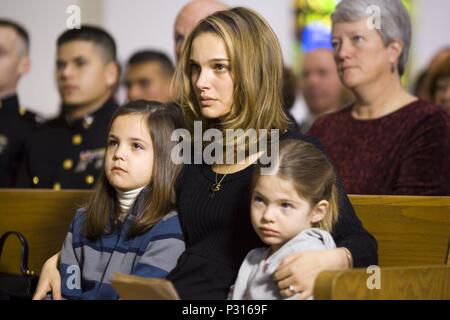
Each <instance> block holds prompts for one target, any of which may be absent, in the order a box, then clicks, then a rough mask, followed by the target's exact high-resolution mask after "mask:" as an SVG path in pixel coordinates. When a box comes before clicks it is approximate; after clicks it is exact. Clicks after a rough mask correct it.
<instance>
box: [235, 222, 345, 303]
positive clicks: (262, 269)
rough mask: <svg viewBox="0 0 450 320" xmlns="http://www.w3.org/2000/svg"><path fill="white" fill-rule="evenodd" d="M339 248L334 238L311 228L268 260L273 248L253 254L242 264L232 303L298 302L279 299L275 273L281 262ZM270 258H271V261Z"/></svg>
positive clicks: (260, 249)
mask: <svg viewBox="0 0 450 320" xmlns="http://www.w3.org/2000/svg"><path fill="white" fill-rule="evenodd" d="M333 248H336V244H335V243H334V240H333V237H332V236H331V234H330V233H329V232H326V231H324V230H322V229H318V228H311V229H306V230H304V231H302V232H301V233H299V234H298V235H297V236H295V237H294V238H292V239H291V240H289V241H288V242H286V243H285V244H284V245H283V246H282V247H281V248H280V249H278V250H277V251H276V252H275V253H273V254H272V255H270V256H269V254H270V252H271V248H257V249H253V250H252V251H250V252H249V253H248V254H247V256H246V257H245V260H244V262H243V263H242V265H241V267H240V269H239V273H238V276H237V279H236V282H235V284H234V287H232V288H231V291H230V295H229V299H231V300H281V299H289V300H291V299H292V300H295V299H298V296H299V294H296V295H294V296H292V297H289V298H284V297H282V296H281V295H280V291H279V289H278V287H277V284H276V282H275V280H274V279H273V273H274V272H275V270H276V269H277V268H278V266H279V264H280V263H281V261H282V260H283V259H284V258H286V257H287V256H290V255H292V254H294V253H296V252H300V251H315V250H325V249H333ZM268 256H269V257H268Z"/></svg>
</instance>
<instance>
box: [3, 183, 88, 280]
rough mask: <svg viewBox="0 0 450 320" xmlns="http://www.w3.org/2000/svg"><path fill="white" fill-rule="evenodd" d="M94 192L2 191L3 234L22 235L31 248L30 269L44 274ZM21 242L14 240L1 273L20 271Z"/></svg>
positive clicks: (8, 246) (8, 242) (7, 248)
mask: <svg viewBox="0 0 450 320" xmlns="http://www.w3.org/2000/svg"><path fill="white" fill-rule="evenodd" d="M89 194H90V191H82V190H61V191H53V190H12V189H10V190H8V189H4V190H0V234H2V233H3V232H5V231H9V230H14V231H20V232H22V233H23V234H24V235H25V237H26V239H27V240H28V245H29V268H30V269H31V270H33V271H35V272H38V273H39V272H40V270H41V267H42V265H43V264H44V262H45V261H46V260H47V259H48V258H49V257H50V256H52V255H53V254H55V253H56V252H58V251H59V250H60V249H61V246H62V243H63V241H64V238H65V236H66V234H67V231H68V229H69V225H70V222H71V221H72V218H73V217H74V215H75V212H76V209H77V208H78V207H80V206H81V205H83V204H84V203H85V202H86V200H87V199H88V196H89ZM19 252H20V251H19V241H18V240H16V239H15V238H14V237H12V236H11V237H10V238H9V239H8V241H7V242H6V244H5V247H4V250H3V254H2V257H1V258H0V270H2V271H9V272H18V271H19V268H18V266H19Z"/></svg>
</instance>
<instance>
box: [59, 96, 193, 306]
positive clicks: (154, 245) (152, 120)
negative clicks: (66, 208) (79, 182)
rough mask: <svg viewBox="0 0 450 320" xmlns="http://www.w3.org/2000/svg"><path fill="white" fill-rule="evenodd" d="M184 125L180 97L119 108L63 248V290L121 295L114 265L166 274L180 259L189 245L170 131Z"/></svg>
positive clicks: (83, 295) (78, 295)
mask: <svg viewBox="0 0 450 320" xmlns="http://www.w3.org/2000/svg"><path fill="white" fill-rule="evenodd" d="M182 125H183V118H182V114H181V112H180V110H179V109H178V107H176V106H174V105H163V104H160V103H158V102H151V101H144V100H139V101H134V102H129V103H127V104H125V105H124V106H122V107H120V108H119V109H118V110H117V111H116V113H115V114H114V116H113V118H112V120H111V124H110V128H109V134H108V145H107V148H106V153H105V162H104V170H103V173H102V176H101V177H100V178H99V180H98V183H97V185H96V188H95V190H94V193H93V195H92V197H91V198H90V200H89V202H88V203H87V205H86V206H85V208H82V209H79V210H78V212H77V214H76V216H75V218H74V220H73V221H72V223H71V226H70V230H69V232H68V234H67V237H66V239H65V241H64V244H63V248H62V251H61V261H60V272H61V293H62V297H63V298H67V299H117V298H118V296H117V294H116V293H115V291H114V289H113V288H112V287H111V284H110V280H111V276H112V273H113V272H122V273H126V274H135V275H140V276H145V277H158V278H163V277H165V276H166V275H167V274H168V273H169V272H170V271H171V270H172V269H173V268H174V267H175V265H176V263H177V260H178V257H179V255H180V254H181V253H182V252H183V251H184V248H185V245H184V241H183V236H182V231H181V227H180V224H179V220H178V216H177V213H176V212H175V211H173V210H174V208H175V192H174V184H175V180H176V178H177V175H178V172H179V170H180V168H179V166H177V165H175V164H174V163H173V162H172V161H171V158H170V154H171V150H172V147H173V146H172V143H171V140H170V136H171V134H172V131H173V130H174V129H177V128H179V127H181V126H182Z"/></svg>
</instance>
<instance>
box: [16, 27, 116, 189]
mask: <svg viewBox="0 0 450 320" xmlns="http://www.w3.org/2000/svg"><path fill="white" fill-rule="evenodd" d="M56 78H57V83H58V90H59V94H60V96H61V99H62V103H63V106H62V112H61V115H60V116H59V117H57V118H56V119H53V120H50V121H48V122H47V123H44V124H43V125H41V126H40V127H39V128H38V129H37V131H36V133H35V134H34V135H33V137H32V139H31V140H29V143H28V144H27V161H26V166H27V170H26V171H27V175H26V176H27V177H26V179H25V180H26V181H25V183H24V184H22V185H21V186H25V187H35V188H53V189H56V190H58V189H61V188H65V189H67V188H70V189H86V188H91V187H92V186H93V185H94V183H95V181H96V179H97V178H98V176H99V174H100V172H101V169H102V163H103V158H104V152H105V147H106V140H107V134H108V124H109V121H110V119H111V116H112V115H113V113H114V111H115V109H116V108H117V104H116V102H115V101H114V99H113V97H112V96H113V93H114V91H115V88H116V86H117V81H118V78H119V68H118V64H117V61H116V45H115V42H114V39H113V38H112V37H111V36H110V35H109V34H108V33H107V32H106V31H104V30H102V29H100V28H98V27H93V26H82V27H81V29H73V30H67V31H65V32H64V33H63V34H62V35H61V36H60V37H59V38H58V41H57V61H56Z"/></svg>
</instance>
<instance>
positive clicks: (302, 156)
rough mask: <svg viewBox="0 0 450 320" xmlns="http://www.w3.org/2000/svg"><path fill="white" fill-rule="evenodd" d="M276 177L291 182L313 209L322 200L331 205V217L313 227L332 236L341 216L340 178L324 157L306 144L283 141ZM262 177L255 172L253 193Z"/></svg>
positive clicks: (317, 150) (329, 210) (298, 141)
mask: <svg viewBox="0 0 450 320" xmlns="http://www.w3.org/2000/svg"><path fill="white" fill-rule="evenodd" d="M275 174H276V175H278V176H279V177H281V178H283V179H287V180H289V181H291V182H292V183H293V185H294V186H295V191H296V192H297V194H298V195H299V196H300V197H301V198H303V199H305V200H307V201H308V202H309V203H310V205H311V208H313V207H314V206H315V205H317V204H318V203H319V202H320V201H321V200H326V201H328V202H329V209H328V213H327V215H326V216H325V217H324V218H323V219H322V220H321V221H319V222H317V223H313V227H317V228H320V229H323V230H326V231H329V232H331V231H332V227H333V225H334V223H336V221H337V219H338V213H339V207H338V192H337V187H336V183H337V178H336V173H335V171H334V168H333V166H332V164H331V162H330V161H329V160H328V159H327V157H326V156H325V155H324V153H323V152H322V151H320V150H319V149H318V148H316V147H315V146H314V145H312V144H310V143H308V142H305V141H301V140H283V141H281V142H280V153H279V159H278V163H277V167H276V169H275ZM260 175H261V172H260V170H259V169H257V170H255V172H254V175H253V181H252V190H253V189H254V188H255V185H256V182H257V180H258V178H259V176H260Z"/></svg>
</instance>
